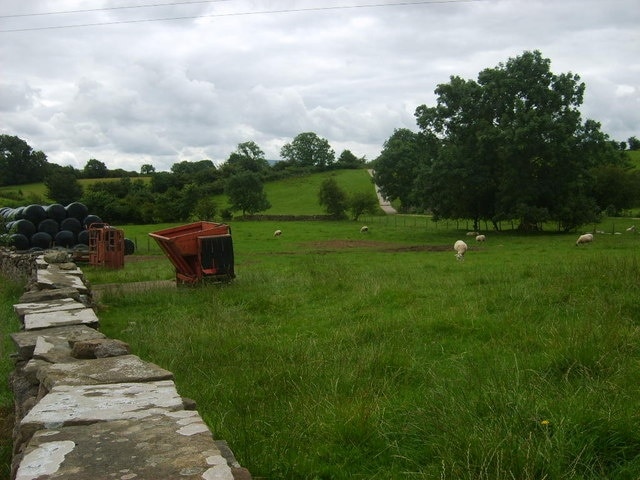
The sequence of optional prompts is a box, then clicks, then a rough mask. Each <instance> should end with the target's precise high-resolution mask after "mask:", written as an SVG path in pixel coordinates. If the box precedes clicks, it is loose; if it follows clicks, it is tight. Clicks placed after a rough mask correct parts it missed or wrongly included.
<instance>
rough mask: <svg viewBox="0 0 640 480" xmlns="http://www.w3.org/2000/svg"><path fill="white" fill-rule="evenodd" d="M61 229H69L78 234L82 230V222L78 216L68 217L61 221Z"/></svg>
mask: <svg viewBox="0 0 640 480" xmlns="http://www.w3.org/2000/svg"><path fill="white" fill-rule="evenodd" d="M60 230H69V231H70V232H73V234H74V235H78V234H79V233H80V232H81V231H82V223H80V220H78V219H77V218H76V217H67V218H65V219H64V220H63V221H61V222H60Z"/></svg>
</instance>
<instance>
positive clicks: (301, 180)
mask: <svg viewBox="0 0 640 480" xmlns="http://www.w3.org/2000/svg"><path fill="white" fill-rule="evenodd" d="M329 177H334V178H335V179H336V182H337V183H338V185H339V186H340V188H342V189H343V190H345V191H346V192H348V193H350V194H352V193H357V192H371V195H372V196H375V188H374V186H373V182H372V180H371V176H370V175H369V173H368V171H367V170H364V169H361V170H335V171H331V172H323V173H314V174H311V175H304V176H299V177H291V178H285V179H283V180H277V181H274V182H268V183H266V184H265V185H264V190H265V193H266V194H267V198H268V199H269V202H270V203H271V208H270V209H269V210H266V211H265V212H262V213H264V214H265V215H323V214H324V213H325V212H324V210H323V209H322V207H321V206H320V205H319V204H318V192H319V191H320V185H321V184H322V182H323V181H324V180H325V179H327V178H329ZM214 201H215V203H216V205H218V208H219V209H225V208H227V207H228V202H227V197H226V196H225V195H216V196H215V197H214Z"/></svg>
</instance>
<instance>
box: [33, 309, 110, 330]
mask: <svg viewBox="0 0 640 480" xmlns="http://www.w3.org/2000/svg"><path fill="white" fill-rule="evenodd" d="M98 322H99V320H98V316H97V315H96V313H95V312H94V311H93V309H91V308H86V307H85V308H82V309H78V310H67V311H61V312H44V313H29V314H26V315H25V316H24V329H25V330H37V329H41V328H49V327H60V326H62V325H94V326H96V325H98Z"/></svg>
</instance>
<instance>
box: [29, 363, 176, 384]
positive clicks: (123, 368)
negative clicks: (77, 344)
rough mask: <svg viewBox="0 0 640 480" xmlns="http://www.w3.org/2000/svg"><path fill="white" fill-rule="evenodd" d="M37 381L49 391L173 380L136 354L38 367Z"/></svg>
mask: <svg viewBox="0 0 640 480" xmlns="http://www.w3.org/2000/svg"><path fill="white" fill-rule="evenodd" d="M37 378H38V380H39V381H40V382H41V383H42V384H43V385H44V386H45V387H46V388H47V390H52V389H53V388H54V387H56V386H57V385H99V384H113V383H131V382H152V381H159V380H173V374H172V373H171V372H170V371H168V370H165V369H164V368H161V367H159V366H158V365H155V364H153V363H150V362H146V361H144V360H141V359H140V357H138V356H136V355H122V356H119V357H106V358H94V359H90V360H76V361H73V362H69V363H55V364H50V365H46V366H43V367H41V368H40V370H39V371H38V374H37Z"/></svg>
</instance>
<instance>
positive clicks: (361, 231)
mask: <svg viewBox="0 0 640 480" xmlns="http://www.w3.org/2000/svg"><path fill="white" fill-rule="evenodd" d="M368 231H369V227H367V226H366V225H363V226H362V228H360V233H366V232H368Z"/></svg>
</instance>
